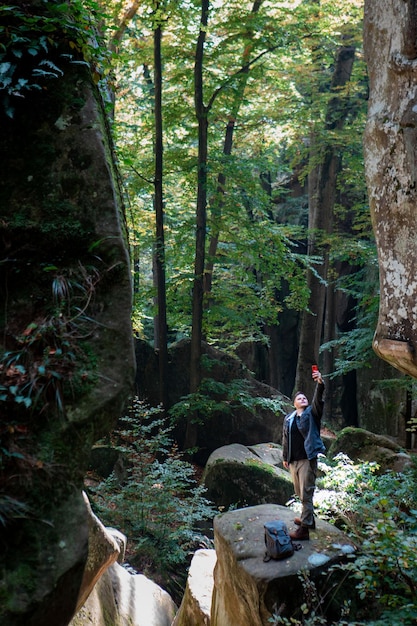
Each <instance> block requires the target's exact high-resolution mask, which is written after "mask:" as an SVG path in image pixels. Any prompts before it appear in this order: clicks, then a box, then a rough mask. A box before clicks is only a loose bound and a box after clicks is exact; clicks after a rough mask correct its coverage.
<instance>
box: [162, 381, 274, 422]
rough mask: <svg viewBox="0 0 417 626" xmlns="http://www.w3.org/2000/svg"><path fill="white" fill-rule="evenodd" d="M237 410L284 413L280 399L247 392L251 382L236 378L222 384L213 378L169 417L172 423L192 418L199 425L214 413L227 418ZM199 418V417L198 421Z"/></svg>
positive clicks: (171, 410)
mask: <svg viewBox="0 0 417 626" xmlns="http://www.w3.org/2000/svg"><path fill="white" fill-rule="evenodd" d="M239 407H243V408H245V409H246V410H248V411H250V412H251V413H253V414H255V413H256V411H257V410H259V409H268V410H270V411H274V412H275V413H276V414H277V415H278V414H282V412H283V403H282V400H281V399H280V398H278V397H275V398H265V397H261V396H254V395H253V393H251V390H250V382H249V381H248V380H246V379H243V378H236V379H234V380H231V381H230V382H227V383H222V382H220V381H218V380H214V379H213V378H205V379H203V380H202V382H201V385H200V389H199V391H198V392H196V393H191V394H188V395H187V396H184V397H183V398H181V400H180V401H179V402H177V403H176V404H174V405H173V407H171V409H170V411H169V413H170V416H171V417H172V419H173V420H174V421H179V420H181V419H184V418H189V416H190V415H194V417H193V418H192V419H191V421H192V422H193V423H198V422H199V420H200V419H203V417H204V420H207V419H210V416H211V415H213V414H215V413H225V414H229V413H231V412H232V411H234V410H236V409H237V408H239ZM199 415H201V416H202V417H201V418H199Z"/></svg>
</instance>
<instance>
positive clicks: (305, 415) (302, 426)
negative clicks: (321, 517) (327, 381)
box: [282, 366, 325, 540]
mask: <svg viewBox="0 0 417 626" xmlns="http://www.w3.org/2000/svg"><path fill="white" fill-rule="evenodd" d="M312 376H313V379H314V380H315V381H316V382H317V385H316V389H315V391H314V396H313V401H312V403H311V404H310V405H309V403H308V400H307V397H306V396H305V395H304V393H302V392H301V391H297V393H296V394H295V395H294V408H295V411H293V412H292V413H290V414H289V415H287V416H286V417H285V419H284V428H283V434H282V456H283V465H284V467H285V468H286V469H289V470H290V473H291V478H292V481H293V484H294V490H295V493H296V495H297V496H298V497H299V498H300V500H301V504H302V511H301V516H300V517H296V518H295V520H294V523H295V524H296V525H297V526H298V527H299V528H297V530H295V531H293V532H291V533H290V537H291V539H298V540H302V539H310V534H309V529H314V528H315V527H316V524H315V521H314V509H313V495H314V489H315V487H316V476H317V456H318V455H319V454H320V453H323V452H324V451H325V447H324V443H323V441H322V440H321V437H320V425H321V417H322V415H323V404H324V403H323V399H322V398H323V392H324V383H323V379H322V377H321V374H320V372H319V370H318V368H317V367H316V366H313V367H312Z"/></svg>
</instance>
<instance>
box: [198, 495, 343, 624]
mask: <svg viewBox="0 0 417 626" xmlns="http://www.w3.org/2000/svg"><path fill="white" fill-rule="evenodd" d="M293 515H294V513H293V512H292V511H291V510H289V509H287V508H286V507H282V506H278V505H273V504H264V505H259V506H254V507H248V508H245V509H239V510H236V511H231V512H228V513H224V514H222V515H218V516H217V517H216V518H215V519H214V541H215V548H216V553H217V563H216V566H215V568H214V588H213V601H212V608H211V622H210V624H211V626H242V625H243V624H245V625H248V626H249V624H250V626H270V624H271V619H272V616H273V615H274V613H275V614H277V613H278V611H279V613H280V615H281V616H282V617H289V616H293V615H294V614H296V613H297V611H300V608H301V605H302V604H303V602H304V601H305V596H304V590H303V585H302V582H301V581H300V577H299V573H300V571H301V570H306V571H308V572H309V575H310V578H311V579H312V580H313V581H314V583H315V584H316V586H317V590H318V593H319V594H320V593H322V592H323V585H324V584H325V581H326V577H324V576H322V573H323V572H325V571H327V570H328V568H329V567H330V566H331V565H332V564H334V563H338V562H341V561H343V560H345V559H346V555H347V554H351V553H353V552H354V546H353V544H352V543H351V542H350V540H349V539H348V538H347V537H346V536H345V535H344V534H343V533H342V532H341V531H339V530H337V529H336V528H335V527H334V526H331V525H330V524H328V523H327V522H324V521H321V520H319V519H317V520H316V530H315V531H310V540H309V541H304V542H302V548H301V550H299V551H296V552H294V554H293V556H291V557H290V558H288V559H285V560H283V561H272V560H271V561H269V562H266V563H265V562H264V560H263V557H264V553H265V545H264V528H263V526H264V523H265V522H267V521H270V520H273V519H281V520H283V521H284V522H286V524H287V525H288V526H289V527H290V526H293V523H292V518H293ZM293 527H294V526H293ZM351 591H352V590H351V589H348V588H347V587H344V588H343V587H341V588H339V589H338V588H337V587H335V590H334V597H333V602H334V605H333V607H332V608H330V609H329V616H331V617H336V613H337V611H338V608H337V607H339V608H340V606H343V597H344V598H345V599H349V597H350V594H351ZM332 611H334V613H333V614H332ZM299 614H300V613H299Z"/></svg>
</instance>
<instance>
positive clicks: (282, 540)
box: [264, 520, 301, 563]
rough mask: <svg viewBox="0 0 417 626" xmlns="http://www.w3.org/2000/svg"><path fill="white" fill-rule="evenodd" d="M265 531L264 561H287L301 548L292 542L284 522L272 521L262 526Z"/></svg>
mask: <svg viewBox="0 0 417 626" xmlns="http://www.w3.org/2000/svg"><path fill="white" fill-rule="evenodd" d="M264 529H265V548H266V550H265V556H264V561H265V563H266V562H267V561H270V560H271V559H277V560H279V559H287V558H289V557H290V556H292V555H293V554H294V550H299V549H300V548H301V546H299V545H296V544H294V543H293V542H292V540H291V537H290V535H289V532H288V528H287V525H286V523H285V522H283V521H282V520H273V521H272V522H266V523H265V524H264Z"/></svg>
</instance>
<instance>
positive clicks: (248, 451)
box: [202, 443, 294, 508]
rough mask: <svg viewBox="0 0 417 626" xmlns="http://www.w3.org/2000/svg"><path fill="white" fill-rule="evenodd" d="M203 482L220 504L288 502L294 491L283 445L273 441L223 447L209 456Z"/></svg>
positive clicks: (243, 504) (213, 499) (247, 504)
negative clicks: (284, 461)
mask: <svg viewBox="0 0 417 626" xmlns="http://www.w3.org/2000/svg"><path fill="white" fill-rule="evenodd" d="M202 481H203V483H204V486H205V487H206V489H207V494H206V495H207V497H208V498H209V499H210V500H211V501H212V502H214V503H215V504H216V506H218V507H226V508H228V507H230V506H231V505H233V506H239V507H241V506H252V505H255V504H266V503H268V502H275V503H276V504H285V503H286V502H287V501H288V500H289V498H290V497H291V496H292V495H293V493H294V487H293V484H292V481H291V477H290V474H289V472H288V471H287V470H284V469H283V468H282V451H281V446H279V445H278V444H273V443H267V444H258V445H256V446H248V447H247V446H243V445H241V444H238V443H235V444H231V445H229V446H222V447H221V448H219V449H218V450H215V451H214V452H213V453H212V454H211V455H210V458H209V459H208V462H207V464H206V467H205V469H204V473H203V478H202Z"/></svg>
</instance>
